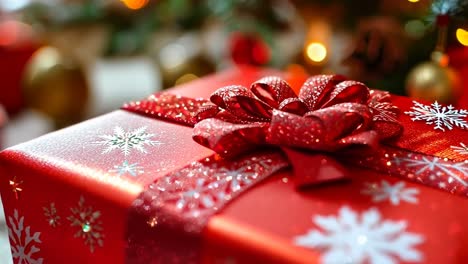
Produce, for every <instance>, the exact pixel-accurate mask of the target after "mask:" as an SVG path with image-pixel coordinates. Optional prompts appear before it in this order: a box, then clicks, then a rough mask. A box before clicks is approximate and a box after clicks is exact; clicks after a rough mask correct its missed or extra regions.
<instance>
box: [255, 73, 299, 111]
mask: <svg viewBox="0 0 468 264" xmlns="http://www.w3.org/2000/svg"><path fill="white" fill-rule="evenodd" d="M250 89H251V90H252V93H253V94H255V96H257V98H259V99H260V100H262V101H263V102H265V103H267V104H268V105H270V106H271V107H272V108H278V107H279V105H280V104H281V103H282V102H283V101H284V100H286V99H289V98H297V95H296V94H295V93H294V91H293V89H292V88H291V87H290V86H289V84H288V83H287V82H286V81H284V80H283V79H281V78H279V77H276V76H270V77H265V78H262V79H260V80H258V81H256V82H254V83H253V84H252V86H251V88H250Z"/></svg>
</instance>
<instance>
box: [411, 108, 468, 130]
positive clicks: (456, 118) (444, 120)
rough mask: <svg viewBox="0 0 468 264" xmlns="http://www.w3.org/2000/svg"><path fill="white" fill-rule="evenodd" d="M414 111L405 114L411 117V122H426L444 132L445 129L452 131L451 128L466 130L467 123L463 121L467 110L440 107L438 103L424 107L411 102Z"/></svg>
mask: <svg viewBox="0 0 468 264" xmlns="http://www.w3.org/2000/svg"><path fill="white" fill-rule="evenodd" d="M413 103H414V106H413V107H412V108H411V109H413V110H414V111H407V112H405V114H407V115H409V116H412V117H413V118H411V120H413V121H426V124H428V125H435V126H434V129H440V130H442V131H445V128H448V129H449V130H452V129H453V127H454V126H455V127H459V128H462V129H468V123H467V122H466V121H465V120H464V119H463V118H465V117H467V116H468V111H467V110H463V109H460V110H456V109H455V108H454V107H453V106H452V105H449V106H442V105H440V104H439V103H437V101H436V102H434V103H433V104H431V105H430V106H429V105H424V104H421V103H419V102H416V101H413Z"/></svg>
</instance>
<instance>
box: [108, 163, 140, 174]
mask: <svg viewBox="0 0 468 264" xmlns="http://www.w3.org/2000/svg"><path fill="white" fill-rule="evenodd" d="M109 172H114V173H117V174H118V175H119V176H123V175H125V174H127V173H128V174H130V175H131V176H133V177H136V176H137V175H139V174H143V173H144V172H145V171H144V170H143V167H141V166H138V163H132V164H130V163H129V162H128V161H124V162H123V163H122V164H120V165H115V166H114V169H112V170H109Z"/></svg>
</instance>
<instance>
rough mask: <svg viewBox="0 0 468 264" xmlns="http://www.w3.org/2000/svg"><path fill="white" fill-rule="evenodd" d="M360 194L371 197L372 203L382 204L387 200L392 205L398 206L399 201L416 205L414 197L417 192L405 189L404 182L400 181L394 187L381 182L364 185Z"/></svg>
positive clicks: (416, 190) (413, 189)
mask: <svg viewBox="0 0 468 264" xmlns="http://www.w3.org/2000/svg"><path fill="white" fill-rule="evenodd" d="M361 193H362V194H366V195H370V196H372V201H373V202H376V203H378V202H382V201H386V200H388V201H389V202H390V203H391V204H392V205H399V204H400V202H401V201H404V202H408V203H413V204H415V203H418V198H417V197H416V195H417V194H418V193H419V190H418V189H416V188H405V182H403V181H400V182H397V183H395V184H394V185H392V184H390V183H389V182H387V181H385V180H382V181H381V183H380V185H379V184H378V183H366V187H365V188H364V189H363V190H362V191H361Z"/></svg>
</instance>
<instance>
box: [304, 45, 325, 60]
mask: <svg viewBox="0 0 468 264" xmlns="http://www.w3.org/2000/svg"><path fill="white" fill-rule="evenodd" d="M306 52H307V57H308V58H309V59H310V60H311V61H313V62H322V61H323V60H325V58H326V57H327V48H325V45H323V44H322V43H319V42H312V43H310V44H309V45H307V49H306Z"/></svg>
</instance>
